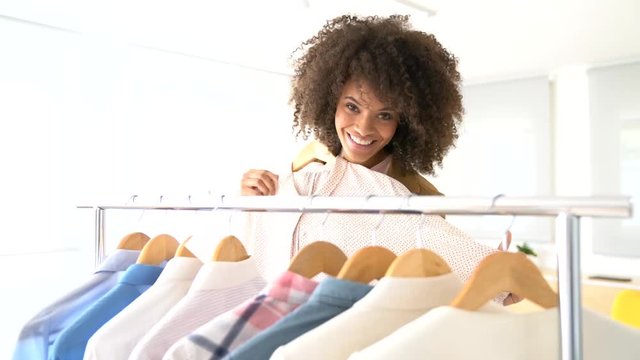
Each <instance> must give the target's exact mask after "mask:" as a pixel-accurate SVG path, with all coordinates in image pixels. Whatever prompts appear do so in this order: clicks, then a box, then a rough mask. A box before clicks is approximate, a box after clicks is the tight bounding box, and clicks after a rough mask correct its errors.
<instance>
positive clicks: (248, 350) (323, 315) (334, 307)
mask: <svg viewBox="0 0 640 360" xmlns="http://www.w3.org/2000/svg"><path fill="white" fill-rule="evenodd" d="M371 289H372V287H371V286H369V285H365V284H361V283H357V282H353V281H348V280H339V279H335V278H326V279H324V280H323V281H322V282H321V283H320V284H319V285H318V287H317V288H316V290H315V291H314V292H313V294H311V297H310V298H309V301H307V302H306V303H305V304H303V305H301V306H300V307H299V308H297V309H296V310H294V311H293V312H291V313H290V314H289V315H287V316H285V317H284V318H282V319H281V320H280V321H278V322H276V323H275V324H274V325H273V326H271V327H270V328H268V329H266V330H265V331H263V332H262V333H260V334H258V335H256V336H255V337H254V338H252V339H251V340H249V341H247V342H246V343H244V344H243V345H241V346H240V347H238V348H237V349H236V350H234V351H233V352H231V354H229V355H227V356H226V357H224V359H225V360H244V359H247V360H256V359H268V358H270V357H271V354H273V352H274V351H275V350H276V349H277V348H278V347H279V346H281V345H284V344H286V343H288V342H289V341H291V340H293V339H295V338H297V337H298V336H300V335H302V334H304V333H306V332H307V331H309V330H312V329H314V328H315V327H317V326H320V325H322V324H323V323H325V322H326V321H328V320H330V319H332V318H333V317H335V316H336V315H338V314H340V313H342V312H344V311H345V310H347V309H349V308H350V307H351V306H352V305H353V304H354V303H355V302H357V301H358V300H360V299H362V298H363V297H364V296H365V295H367V293H368V292H369V291H370V290H371Z"/></svg>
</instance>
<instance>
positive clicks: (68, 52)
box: [0, 0, 640, 359]
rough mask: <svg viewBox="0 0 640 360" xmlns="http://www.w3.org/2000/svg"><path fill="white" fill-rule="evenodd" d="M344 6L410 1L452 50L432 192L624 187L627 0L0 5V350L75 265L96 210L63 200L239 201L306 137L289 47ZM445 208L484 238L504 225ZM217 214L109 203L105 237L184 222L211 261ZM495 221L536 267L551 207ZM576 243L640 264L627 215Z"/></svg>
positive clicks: (634, 41)
mask: <svg viewBox="0 0 640 360" xmlns="http://www.w3.org/2000/svg"><path fill="white" fill-rule="evenodd" d="M407 4H409V5H407ZM420 4H422V5H424V6H428V7H429V8H430V9H434V10H436V11H435V15H429V14H428V13H427V12H425V11H421V10H418V9H417V7H419V5H420ZM343 13H357V14H380V15H388V14H393V13H400V14H410V15H411V16H412V23H413V24H414V26H415V27H416V28H419V29H421V30H423V31H426V32H431V33H433V34H435V35H436V37H437V38H438V39H439V40H440V41H441V43H442V44H443V45H444V46H445V47H446V48H447V49H448V50H450V51H451V52H452V53H453V54H455V55H456V56H457V57H458V58H459V61H460V62H459V64H460V67H459V69H460V72H461V74H462V76H463V80H464V83H463V91H464V102H465V107H466V116H465V120H464V124H463V128H462V131H461V136H460V139H459V141H458V144H457V147H456V148H455V149H453V150H452V151H451V152H450V154H449V155H448V156H447V158H446V159H445V162H444V167H443V168H442V169H438V170H437V174H436V176H430V177H429V179H430V180H431V181H432V182H433V183H434V184H436V186H437V187H438V188H439V189H440V190H441V191H442V192H444V193H445V194H447V195H448V196H495V195H498V194H506V195H512V196H592V195H627V196H631V197H632V198H633V199H634V200H635V199H639V198H640V41H638V39H640V22H639V21H638V20H637V19H638V18H639V17H640V2H638V1H636V0H613V1H596V0H584V1H582V0H562V1H554V0H538V1H533V0H527V1H517V2H514V1H508V0H485V1H474V0H448V1H428V0H413V1H409V0H406V1H394V0H379V1H364V0H362V1H356V0H348V1H347V0H342V1H338V0H306V1H305V0H290V1H285V0H279V1H257V0H245V1H242V2H231V1H229V2H210V1H203V0H202V1H196V0H188V1H180V2H172V1H160V2H158V1H148V0H145V1H110V2H100V1H77V0H58V1H55V2H51V1H43V0H28V1H27V0H21V1H17V0H13V1H11V0H9V1H4V2H2V3H0V49H2V50H1V53H0V164H1V167H2V176H0V199H1V201H2V206H0V233H1V234H2V235H3V239H2V247H0V274H2V275H1V276H2V281H0V293H2V294H3V300H2V303H3V306H2V307H1V309H2V310H1V311H2V313H0V318H1V319H3V321H2V325H1V326H0V358H2V359H6V358H9V357H10V354H11V352H12V349H13V344H14V342H15V340H16V337H17V335H18V332H19V330H20V328H21V326H22V325H23V324H24V323H25V322H26V321H27V320H28V319H29V318H30V317H31V316H33V315H34V314H35V313H36V312H37V311H39V310H40V309H41V308H42V307H43V306H46V305H47V304H49V303H51V302H52V301H53V300H55V299H56V298H57V297H59V296H61V295H63V294H65V293H66V292H67V291H69V290H71V289H72V288H74V287H75V286H76V285H78V284H79V283H80V282H81V281H82V280H83V279H85V278H86V277H87V276H88V275H89V274H90V273H91V271H92V269H93V267H94V265H95V264H94V251H95V249H94V221H93V220H94V219H93V212H92V211H91V210H90V209H78V208H77V207H78V206H81V205H97V204H114V205H115V204H127V203H131V201H132V196H133V195H137V198H136V199H137V201H139V202H145V203H148V204H153V203H158V202H159V201H160V197H162V201H163V202H172V203H183V204H186V203H188V197H189V196H191V197H192V199H204V200H206V199H208V198H209V199H213V198H216V199H217V197H218V196H219V195H221V194H230V195H232V194H237V192H238V187H239V185H238V184H239V180H240V178H241V176H242V173H243V172H244V171H245V170H246V169H248V168H267V169H272V170H273V171H274V172H277V173H279V174H286V172H287V169H288V166H289V161H290V160H291V158H292V157H293V155H294V154H295V152H296V151H297V150H298V149H299V148H300V147H301V146H302V144H303V141H302V140H296V139H295V137H294V134H293V133H292V130H291V114H292V111H291V108H290V106H289V105H288V95H289V76H290V75H291V73H292V69H291V66H290V62H289V55H290V54H291V52H292V51H293V50H294V49H295V48H296V47H298V46H299V44H300V43H301V42H302V41H303V40H305V39H307V38H309V37H310V36H312V35H313V34H314V33H315V32H316V31H317V30H318V29H319V28H320V27H321V26H322V25H323V24H324V23H325V22H326V20H327V19H330V18H332V17H334V16H336V15H339V14H343ZM469 179H473V182H470V181H469ZM636 202H637V201H636ZM636 213H638V211H636ZM448 219H449V220H450V221H451V222H453V223H455V224H457V225H458V226H460V227H462V228H463V229H465V230H466V231H468V232H470V233H471V234H473V235H474V236H475V237H476V238H477V239H479V240H480V241H483V242H486V243H487V244H490V245H492V246H497V244H498V243H499V242H500V239H501V237H502V234H503V232H504V230H505V229H506V227H507V226H509V224H510V223H511V220H512V219H511V217H487V216H480V217H456V216H451V217H448ZM231 220H233V215H231ZM230 223H233V221H230V216H229V214H228V213H222V212H220V213H215V214H199V213H192V212H187V213H184V212H182V213H177V212H176V213H169V212H165V211H155V212H154V211H146V212H142V211H119V212H117V211H114V212H109V213H108V215H107V249H108V250H112V249H113V248H114V247H115V245H116V243H117V241H118V239H119V238H120V237H122V236H123V235H125V234H126V233H128V232H133V231H143V232H146V233H147V234H148V235H150V236H153V235H156V234H158V233H162V232H166V233H169V234H172V235H174V236H175V237H176V238H177V239H179V240H184V239H185V238H186V237H187V236H189V235H192V234H197V235H198V241H197V242H196V243H194V245H193V246H194V247H195V250H196V251H195V252H196V253H197V254H198V255H202V254H204V255H203V256H204V258H208V255H207V254H208V251H210V249H212V247H213V245H214V244H215V241H216V240H217V239H220V238H221V237H222V236H224V235H226V234H228V233H233V232H235V231H237V230H235V229H234V228H233V225H230ZM512 232H513V236H514V241H515V242H516V243H521V242H523V241H527V242H529V243H530V245H531V246H532V247H533V248H534V249H536V250H537V251H538V252H539V253H540V255H541V258H540V259H539V260H538V261H539V263H540V264H541V266H544V267H550V268H553V266H554V265H555V258H554V250H553V249H554V247H553V241H554V239H553V237H554V234H553V233H554V229H553V220H552V219H547V218H527V217H519V218H516V219H515V221H514V223H513V227H512ZM581 236H582V267H583V270H584V273H585V274H602V275H613V276H623V277H632V278H634V279H637V278H638V277H640V216H638V215H634V216H633V217H632V218H630V219H625V220H591V219H584V220H583V221H582V228H581Z"/></svg>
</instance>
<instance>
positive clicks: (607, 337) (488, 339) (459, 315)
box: [349, 306, 640, 360]
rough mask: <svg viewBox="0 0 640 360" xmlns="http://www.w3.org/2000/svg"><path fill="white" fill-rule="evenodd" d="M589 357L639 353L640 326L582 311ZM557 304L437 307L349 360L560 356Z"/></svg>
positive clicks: (600, 359)
mask: <svg viewBox="0 0 640 360" xmlns="http://www.w3.org/2000/svg"><path fill="white" fill-rule="evenodd" d="M582 314H583V318H582V333H583V337H582V339H583V343H582V345H583V354H584V359H585V360H610V359H616V360H627V359H628V360H631V359H638V357H639V356H640V355H639V354H640V330H637V329H633V328H631V327H627V326H624V325H622V324H619V323H617V322H614V321H613V320H611V319H608V318H606V317H604V316H602V315H600V314H596V313H594V312H592V311H589V310H586V309H584V310H583V311H582ZM559 340H560V334H559V326H558V309H557V308H553V309H548V310H544V311H540V312H533V313H526V314H513V313H488V312H486V311H466V310H460V309H456V308H452V307H448V306H443V307H439V308H435V309H433V310H431V311H430V312H428V313H427V314H426V315H424V316H422V317H420V318H418V319H416V320H415V321H413V322H411V323H409V324H407V325H405V326H403V327H402V328H400V329H399V330H397V331H396V332H394V333H393V334H391V335H390V336H388V337H386V338H385V339H383V340H381V341H379V342H377V343H375V344H373V345H371V346H370V347H368V348H366V349H364V350H362V351H360V352H358V353H355V354H353V355H352V356H351V357H350V358H349V360H365V359H366V360H376V359H380V360H382V359H384V360H388V359H403V360H411V359H429V360H443V359H447V360H458V359H459V360H462V359H465V360H466V359H477V360H482V359H487V360H513V359H518V360H539V359H545V360H553V359H560V343H559Z"/></svg>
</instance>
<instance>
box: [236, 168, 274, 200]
mask: <svg viewBox="0 0 640 360" xmlns="http://www.w3.org/2000/svg"><path fill="white" fill-rule="evenodd" d="M277 192H278V175H276V174H274V173H272V172H271V171H268V170H256V169H250V170H249V171H247V172H246V173H244V175H243V176H242V181H241V182H240V195H254V196H261V195H275V194H276V193H277Z"/></svg>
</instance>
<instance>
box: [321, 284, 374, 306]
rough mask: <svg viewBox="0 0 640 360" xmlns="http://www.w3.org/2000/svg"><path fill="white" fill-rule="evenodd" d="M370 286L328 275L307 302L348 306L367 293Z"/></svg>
mask: <svg viewBox="0 0 640 360" xmlns="http://www.w3.org/2000/svg"><path fill="white" fill-rule="evenodd" d="M372 288H373V287H372V286H370V285H367V284H361V283H358V282H355V281H349V280H342V279H336V278H331V277H330V278H326V279H324V280H322V282H320V285H318V287H317V288H316V290H315V291H314V292H313V294H311V297H310V298H309V302H319V303H324V304H327V305H333V306H340V307H347V308H349V307H351V306H352V305H353V304H354V303H355V302H356V301H358V300H360V299H362V298H363V297H364V296H365V295H367V293H368V292H369V291H370V290H371V289H372Z"/></svg>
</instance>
